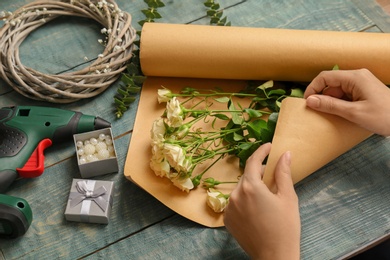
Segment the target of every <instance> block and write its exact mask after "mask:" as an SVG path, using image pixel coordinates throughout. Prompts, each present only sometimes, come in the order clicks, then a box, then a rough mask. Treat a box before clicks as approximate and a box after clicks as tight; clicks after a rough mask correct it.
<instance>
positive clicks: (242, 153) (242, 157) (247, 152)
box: [236, 143, 261, 168]
mask: <svg viewBox="0 0 390 260" xmlns="http://www.w3.org/2000/svg"><path fill="white" fill-rule="evenodd" d="M260 145H261V143H254V144H253V145H252V146H251V147H250V148H249V149H246V150H241V151H240V152H239V153H238V154H237V155H236V156H237V157H238V158H240V167H242V168H245V165H246V161H247V160H248V158H249V157H250V156H251V155H252V154H253V153H254V152H255V151H256V150H257V148H259V147H260Z"/></svg>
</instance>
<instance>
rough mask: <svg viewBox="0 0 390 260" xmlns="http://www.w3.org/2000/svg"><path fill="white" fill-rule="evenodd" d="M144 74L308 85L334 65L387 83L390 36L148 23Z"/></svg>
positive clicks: (142, 54) (144, 33)
mask: <svg viewBox="0 0 390 260" xmlns="http://www.w3.org/2000/svg"><path fill="white" fill-rule="evenodd" d="M140 51H141V52H140V58H141V66H142V71H143V73H144V74H145V75H147V76H163V77H189V78H217V79H245V80H248V79H259V80H270V79H272V80H281V81H303V82H308V81H311V80H312V79H313V78H314V77H315V76H316V75H317V74H318V73H319V72H321V71H323V70H330V69H332V68H333V67H334V65H338V66H339V67H340V68H341V69H359V68H367V69H369V70H370V71H371V72H373V73H374V75H376V76H377V77H378V78H379V79H380V80H382V81H383V82H384V83H385V84H390V73H389V70H390V34H385V33H368V32H366V33H363V32H335V31H314V30H288V29H266V28H246V27H225V26H207V25H181V24H160V23H146V24H144V26H143V29H142V34H141V47H140Z"/></svg>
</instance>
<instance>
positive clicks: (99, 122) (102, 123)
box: [95, 117, 111, 130]
mask: <svg viewBox="0 0 390 260" xmlns="http://www.w3.org/2000/svg"><path fill="white" fill-rule="evenodd" d="M109 127H111V123H110V122H108V121H106V120H104V119H103V118H100V117H96V118H95V130H99V129H103V128H109Z"/></svg>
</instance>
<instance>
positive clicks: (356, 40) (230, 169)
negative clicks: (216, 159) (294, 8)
mask: <svg viewBox="0 0 390 260" xmlns="http://www.w3.org/2000/svg"><path fill="white" fill-rule="evenodd" d="M140 50H141V52H140V58H141V67H142V70H143V72H144V74H145V75H147V76H148V78H147V80H146V82H145V83H144V86H143V89H142V93H141V97H140V102H139V106H138V111H137V117H136V121H135V125H134V131H133V134H132V138H131V142H130V146H129V150H128V154H127V159H126V163H125V169H124V175H125V176H126V178H128V179H129V180H131V181H133V182H134V183H136V184H137V185H139V186H140V187H142V188H143V189H145V190H146V191H147V192H148V193H150V194H151V195H152V196H154V197H155V198H157V199H158V200H159V201H161V202H162V203H163V204H165V205H166V206H168V207H169V208H171V209H172V210H174V211H175V212H177V213H178V214H180V215H182V216H184V217H186V218H188V219H190V220H192V221H195V222H197V223H200V224H202V225H205V226H208V227H219V226H223V214H218V213H214V212H213V211H212V210H211V209H210V208H208V206H207V205H206V192H205V190H204V189H202V188H197V189H195V190H193V191H191V192H190V193H189V194H187V193H185V192H182V191H180V190H179V189H177V188H176V187H174V186H173V185H172V184H171V183H170V181H169V180H168V179H162V178H160V177H157V176H155V175H154V173H153V172H152V170H151V169H150V167H149V161H150V158H151V151H150V134H149V132H150V129H151V126H152V122H153V121H154V120H155V119H157V118H158V117H159V116H160V115H161V114H162V111H163V110H164V108H165V106H161V105H158V103H157V89H159V88H161V86H164V87H166V88H169V89H171V90H173V91H175V92H177V91H179V90H180V89H182V88H183V87H193V88H205V89H211V88H214V87H220V88H222V89H225V90H233V91H234V90H240V89H241V88H243V86H244V85H245V81H241V79H245V80H247V79H260V80H269V79H273V80H288V81H307V82H308V81H311V80H312V79H313V78H314V77H315V76H316V75H317V74H318V73H319V72H321V71H322V70H328V69H331V68H332V67H333V66H334V65H336V64H337V65H339V66H340V68H342V69H357V68H362V67H365V68H368V69H370V70H371V71H372V72H373V73H374V74H375V75H376V76H377V77H379V78H380V79H381V80H382V81H384V82H385V83H390V73H388V72H387V71H386V68H389V67H390V59H388V57H390V38H389V35H388V34H379V33H377V34H376V33H353V32H329V31H326V32H325V31H299V30H283V29H262V28H238V27H214V26H200V25H177V24H157V23H147V24H145V25H144V26H143V30H142V36H141V49H140ZM196 78H198V79H196ZM217 79H218V80H217ZM221 79H225V80H221ZM229 79H234V80H229ZM237 79H239V80H237ZM282 107H283V109H282V112H281V115H280V118H279V120H278V124H277V130H276V133H275V137H274V140H273V145H272V150H271V154H270V156H269V160H268V163H267V167H266V173H265V175H264V181H265V183H266V184H267V185H268V186H269V187H270V188H271V189H273V190H275V187H274V176H273V171H274V169H275V165H276V162H277V159H278V158H279V156H280V155H281V154H282V153H283V152H285V151H287V150H289V151H291V153H292V165H291V168H292V174H293V180H294V183H296V182H298V181H300V180H301V179H303V178H304V177H306V176H308V175H309V174H311V173H313V172H314V171H315V170H317V169H319V168H320V167H321V166H323V165H325V164H326V163H328V162H330V161H331V160H333V159H334V158H336V157H337V156H339V155H341V154H342V153H344V152H346V151H347V150H348V149H350V148H352V147H353V146H354V145H356V144H357V143H359V142H360V141H362V140H364V139H365V138H367V137H368V136H369V135H370V133H368V132H366V131H365V130H362V129H361V128H359V127H357V126H356V125H353V124H351V123H349V122H347V121H345V120H343V119H341V118H339V117H335V116H330V115H325V114H322V113H317V112H314V111H312V110H310V109H308V108H306V106H305V100H303V99H301V100H300V99H287V100H286V101H284V102H283V106H282ZM240 173H241V170H240V169H239V168H238V163H237V160H235V159H228V160H223V161H221V162H220V163H218V165H215V166H214V167H213V168H212V169H211V170H210V172H208V175H209V176H213V177H216V178H220V179H221V180H227V181H231V180H232V178H236V177H237V176H238V175H239V174H240ZM208 175H206V176H205V177H207V176H208ZM233 188H234V185H231V186H227V187H226V188H225V189H226V190H224V192H226V193H228V192H230V191H231V190H232V189H233Z"/></svg>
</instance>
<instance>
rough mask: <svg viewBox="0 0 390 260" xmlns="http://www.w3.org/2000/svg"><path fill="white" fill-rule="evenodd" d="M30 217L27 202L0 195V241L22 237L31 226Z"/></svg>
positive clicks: (30, 212)
mask: <svg viewBox="0 0 390 260" xmlns="http://www.w3.org/2000/svg"><path fill="white" fill-rule="evenodd" d="M32 217H33V215H32V211H31V208H30V205H29V204H28V203H27V201H25V200H24V199H21V198H17V197H13V196H8V195H3V194H0V239H2V238H6V239H9V238H16V237H19V236H22V235H24V234H25V233H26V231H27V230H28V228H29V227H30V225H31V222H32Z"/></svg>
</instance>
